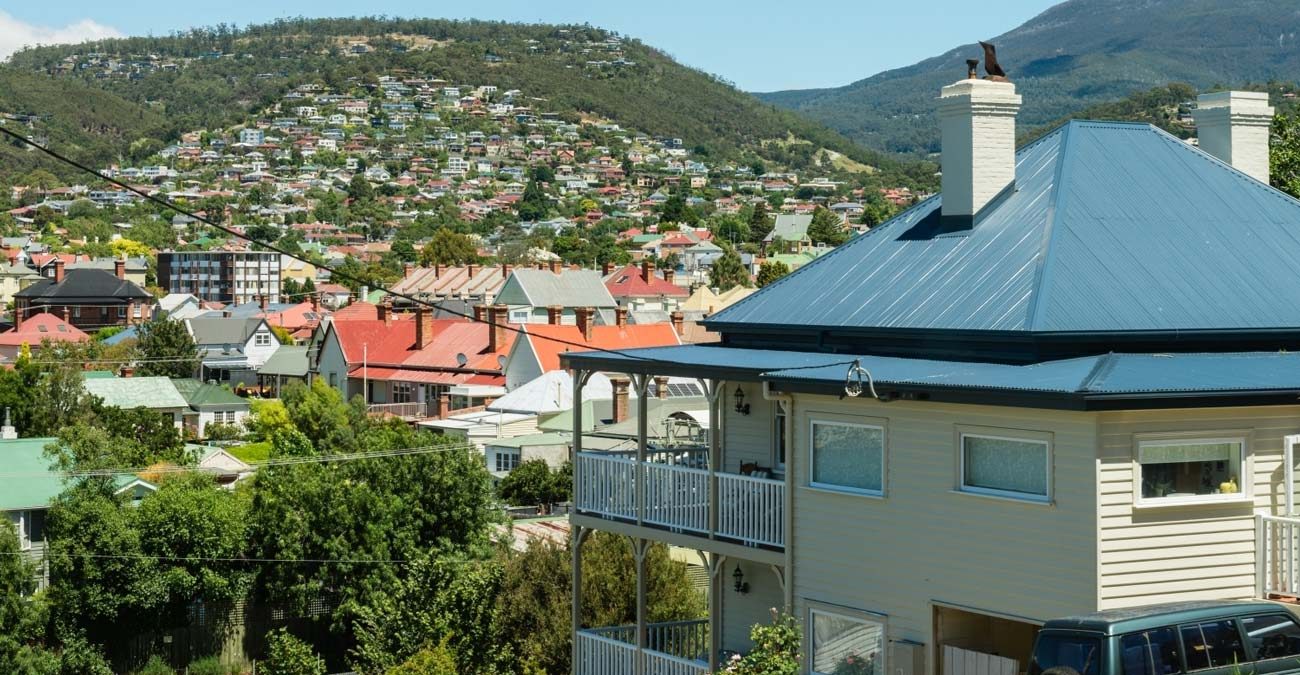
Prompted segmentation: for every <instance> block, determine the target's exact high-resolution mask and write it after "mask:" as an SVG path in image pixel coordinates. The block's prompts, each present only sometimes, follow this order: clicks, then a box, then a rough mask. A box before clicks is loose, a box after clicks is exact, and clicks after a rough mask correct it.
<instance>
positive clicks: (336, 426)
mask: <svg viewBox="0 0 1300 675" xmlns="http://www.w3.org/2000/svg"><path fill="white" fill-rule="evenodd" d="M280 400H281V401H283V402H284V407H285V412H286V413H287V414H288V416H289V420H290V421H291V422H293V427H294V428H295V429H297V430H298V431H299V432H300V433H302V434H303V435H304V436H306V438H307V440H309V441H310V443H311V445H312V446H314V447H316V448H318V449H321V450H322V451H329V452H355V451H357V450H358V449H360V447H361V440H360V437H359V434H360V433H361V432H362V431H364V430H365V428H366V427H367V426H368V424H369V422H368V420H367V418H366V410H365V406H364V404H362V403H361V398H360V397H357V398H356V399H354V402H353V403H349V402H348V401H345V400H344V399H343V392H341V391H339V390H338V389H335V388H334V387H331V386H329V385H328V384H326V383H325V380H324V379H322V378H319V377H318V378H315V379H313V380H312V381H311V384H309V385H304V384H293V385H290V386H288V387H285V389H284V391H283V392H282V393H281V395H280Z"/></svg>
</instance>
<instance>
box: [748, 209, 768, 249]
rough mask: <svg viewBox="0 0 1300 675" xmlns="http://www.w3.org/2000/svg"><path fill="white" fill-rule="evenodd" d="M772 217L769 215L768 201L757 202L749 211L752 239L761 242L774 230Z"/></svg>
mask: <svg viewBox="0 0 1300 675" xmlns="http://www.w3.org/2000/svg"><path fill="white" fill-rule="evenodd" d="M772 227H773V223H772V218H771V217H770V216H768V215H767V202H763V201H760V202H756V203H755V204H754V208H753V209H752V210H751V211H750V212H749V236H750V241H752V242H754V243H756V244H757V243H760V242H762V241H763V239H764V238H766V237H767V235H768V233H770V232H771V231H772Z"/></svg>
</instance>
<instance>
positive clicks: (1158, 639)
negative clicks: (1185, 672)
mask: <svg viewBox="0 0 1300 675" xmlns="http://www.w3.org/2000/svg"><path fill="white" fill-rule="evenodd" d="M1120 659H1121V662H1122V663H1123V664H1124V675H1170V674H1171V673H1176V672H1178V671H1179V669H1180V668H1182V666H1181V665H1180V664H1179V663H1178V636H1177V635H1175V634H1174V629H1172V628H1159V629H1156V630H1149V631H1146V632H1145V633H1134V634H1132V635H1125V636H1124V637H1123V638H1122V639H1121V640H1120Z"/></svg>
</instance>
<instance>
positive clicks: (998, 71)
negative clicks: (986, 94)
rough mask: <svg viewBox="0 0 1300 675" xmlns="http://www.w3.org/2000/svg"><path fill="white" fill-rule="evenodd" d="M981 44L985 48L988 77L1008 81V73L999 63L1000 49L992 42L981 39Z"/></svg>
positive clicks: (998, 80)
mask: <svg viewBox="0 0 1300 675" xmlns="http://www.w3.org/2000/svg"><path fill="white" fill-rule="evenodd" d="M980 46H981V47H983V48H984V72H986V73H988V79H990V80H994V81H997V82H1006V81H1007V73H1006V71H1005V70H1002V66H1001V65H999V64H998V50H997V47H994V46H993V43H991V42H984V41H983V40H981V41H980Z"/></svg>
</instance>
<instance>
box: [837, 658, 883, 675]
mask: <svg viewBox="0 0 1300 675" xmlns="http://www.w3.org/2000/svg"><path fill="white" fill-rule="evenodd" d="M831 672H832V673H833V674H834V675H876V655H875V654H871V655H868V656H858V655H857V654H849V655H847V656H845V657H844V658H842V659H840V662H839V663H837V664H835V670H833V671H831Z"/></svg>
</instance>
